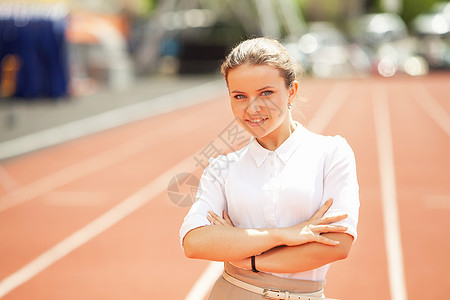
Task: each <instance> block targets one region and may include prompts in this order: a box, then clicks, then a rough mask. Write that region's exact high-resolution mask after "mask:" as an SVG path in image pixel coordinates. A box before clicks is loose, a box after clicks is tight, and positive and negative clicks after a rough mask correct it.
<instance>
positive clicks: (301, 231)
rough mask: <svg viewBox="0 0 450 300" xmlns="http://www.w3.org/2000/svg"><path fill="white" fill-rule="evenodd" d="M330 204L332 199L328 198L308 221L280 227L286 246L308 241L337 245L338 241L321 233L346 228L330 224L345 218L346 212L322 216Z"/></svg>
mask: <svg viewBox="0 0 450 300" xmlns="http://www.w3.org/2000/svg"><path fill="white" fill-rule="evenodd" d="M331 204H333V200H332V199H329V200H327V201H326V202H325V204H324V205H322V207H320V208H319V210H318V211H317V212H316V213H315V214H314V215H313V216H312V217H311V218H310V219H309V220H308V221H306V222H304V223H300V224H297V225H295V226H291V227H287V228H283V229H281V230H282V236H283V240H284V242H285V244H286V245H287V246H296V245H300V244H305V243H309V242H317V243H321V244H325V245H331V246H335V245H338V244H339V242H338V241H334V240H331V239H328V238H326V237H324V236H322V235H321V233H330V232H344V231H346V230H347V227H345V226H340V225H330V224H331V223H334V222H338V221H341V220H343V219H345V218H347V214H342V215H337V216H332V217H325V218H324V217H323V216H324V214H325V213H326V212H327V211H328V209H329V208H330V207H331Z"/></svg>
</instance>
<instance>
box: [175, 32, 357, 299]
mask: <svg viewBox="0 0 450 300" xmlns="http://www.w3.org/2000/svg"><path fill="white" fill-rule="evenodd" d="M297 69H298V67H297V65H296V63H295V62H294V60H292V58H291V57H290V56H289V54H288V53H287V51H286V49H285V48H284V47H283V46H282V45H281V44H280V43H278V42H277V41H275V40H270V39H266V38H257V39H250V40H247V41H244V42H242V43H241V44H239V45H238V46H236V47H235V48H234V49H233V50H232V51H231V53H230V54H229V55H228V57H227V58H226V60H225V62H224V63H223V65H222V74H223V75H224V77H225V80H226V82H227V86H228V91H229V95H230V101H231V108H232V111H233V114H234V117H235V119H236V121H237V122H238V123H239V125H240V126H242V127H243V128H245V129H246V130H247V131H248V132H249V133H250V134H251V135H252V136H253V138H252V139H251V141H250V143H249V144H248V145H247V146H246V147H244V148H243V149H241V150H239V151H236V152H233V153H230V154H228V155H226V156H219V157H217V158H215V159H211V160H210V164H209V166H208V167H207V168H206V169H205V171H204V173H203V175H202V178H201V181H200V187H199V192H198V194H197V199H196V202H195V203H194V205H193V206H192V207H191V209H190V211H189V213H188V214H187V216H186V217H185V219H184V223H183V225H182V227H181V229H180V238H181V242H182V246H183V248H184V251H185V254H186V256H187V257H190V258H200V259H206V260H211V261H223V262H225V266H224V273H223V275H222V277H220V278H219V279H218V281H217V282H216V284H215V285H214V287H213V289H212V292H211V294H210V298H209V299H211V300H226V299H233V300H241V299H267V298H268V299H323V298H324V294H323V287H324V285H325V275H326V273H327V270H328V268H329V264H330V263H332V262H334V261H337V260H341V259H344V258H346V257H347V256H348V254H349V251H350V248H351V246H352V244H353V242H354V240H355V238H356V226H357V222H358V211H359V196H358V183H357V177H356V167H355V159H354V155H353V151H352V150H351V148H350V146H349V145H348V144H347V142H346V140H345V139H343V138H342V137H340V136H335V137H329V136H322V135H318V134H314V133H312V132H310V131H308V130H307V129H306V128H304V127H303V126H302V125H301V124H300V123H299V122H296V121H294V120H293V119H292V116H291V112H290V110H291V108H292V106H293V104H294V100H295V98H296V96H297V92H298V87H299V83H298V81H297V78H296V73H297V72H296V71H297Z"/></svg>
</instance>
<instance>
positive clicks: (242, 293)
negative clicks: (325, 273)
mask: <svg viewBox="0 0 450 300" xmlns="http://www.w3.org/2000/svg"><path fill="white" fill-rule="evenodd" d="M224 272H227V273H228V274H229V275H231V276H232V277H234V278H237V279H239V280H241V281H244V282H247V283H249V284H252V285H255V286H258V287H262V288H270V289H276V290H282V291H289V292H291V293H313V292H317V291H319V290H321V289H323V287H324V285H325V281H310V280H297V279H289V278H281V277H278V276H274V275H271V274H267V273H262V272H259V273H254V272H252V271H248V270H243V269H239V268H236V267H235V266H233V265H231V264H229V263H225V270H224ZM243 299H245V300H261V299H265V298H264V297H263V296H262V295H259V294H256V293H253V292H250V291H247V290H245V289H243V288H240V287H237V286H235V285H233V284H231V283H230V282H228V281H226V280H225V279H224V278H223V277H222V276H221V277H220V278H219V279H218V280H217V281H216V283H215V285H214V287H213V289H212V291H211V294H210V296H209V298H208V300H243Z"/></svg>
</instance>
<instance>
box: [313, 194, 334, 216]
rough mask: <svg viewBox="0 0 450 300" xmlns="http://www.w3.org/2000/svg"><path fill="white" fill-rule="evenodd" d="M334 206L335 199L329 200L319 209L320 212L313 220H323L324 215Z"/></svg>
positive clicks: (317, 212)
mask: <svg viewBox="0 0 450 300" xmlns="http://www.w3.org/2000/svg"><path fill="white" fill-rule="evenodd" d="M332 204H333V199H331V198H330V199H328V200H327V201H325V203H324V204H323V205H322V206H321V207H320V208H319V210H318V211H316V213H315V214H314V215H313V216H312V218H311V219H316V218H322V217H323V215H324V214H325V213H326V212H327V211H328V209H329V208H330V207H331V205H332Z"/></svg>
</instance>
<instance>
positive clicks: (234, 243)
mask: <svg viewBox="0 0 450 300" xmlns="http://www.w3.org/2000/svg"><path fill="white" fill-rule="evenodd" d="M282 244H283V242H282V239H281V235H280V233H279V229H276V228H273V229H243V228H237V227H228V226H204V227H200V228H196V229H193V230H191V231H189V232H188V233H187V234H186V236H185V238H184V240H183V247H184V251H185V254H186V256H187V257H189V258H200V259H207V260H214V261H233V260H239V259H243V258H245V257H249V256H252V255H257V254H259V253H262V252H264V251H267V250H269V249H271V248H274V247H276V246H279V245H282Z"/></svg>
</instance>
